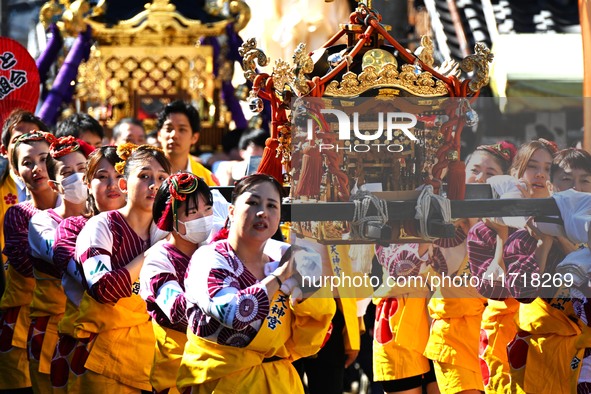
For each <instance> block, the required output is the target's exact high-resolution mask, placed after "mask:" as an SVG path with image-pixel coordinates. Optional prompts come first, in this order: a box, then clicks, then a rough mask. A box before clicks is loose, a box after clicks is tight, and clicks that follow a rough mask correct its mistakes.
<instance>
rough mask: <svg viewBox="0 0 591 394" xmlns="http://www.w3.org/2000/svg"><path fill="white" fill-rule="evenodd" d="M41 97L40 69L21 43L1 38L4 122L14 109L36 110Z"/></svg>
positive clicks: (0, 100) (0, 118) (0, 107)
mask: <svg viewBox="0 0 591 394" xmlns="http://www.w3.org/2000/svg"><path fill="white" fill-rule="evenodd" d="M38 100H39V71H38V70H37V65H36V64H35V60H34V59H33V58H32V57H31V55H30V54H29V52H28V51H27V49H26V48H25V47H23V46H22V45H21V44H19V43H18V42H16V41H14V40H12V39H10V38H6V37H0V121H1V122H2V124H3V123H4V120H5V119H6V117H7V116H8V115H9V114H10V112H12V111H13V110H14V109H17V108H20V109H24V110H26V111H30V112H35V108H36V107H37V101H38Z"/></svg>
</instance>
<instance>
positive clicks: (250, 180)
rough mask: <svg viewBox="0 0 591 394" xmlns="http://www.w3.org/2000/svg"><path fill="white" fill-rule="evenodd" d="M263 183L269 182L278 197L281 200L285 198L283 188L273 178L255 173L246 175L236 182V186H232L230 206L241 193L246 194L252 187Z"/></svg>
mask: <svg viewBox="0 0 591 394" xmlns="http://www.w3.org/2000/svg"><path fill="white" fill-rule="evenodd" d="M263 182H269V183H270V184H271V185H273V187H275V189H276V190H277V192H278V193H279V197H280V198H281V199H283V197H285V192H284V190H283V186H281V184H280V183H279V182H277V180H276V179H275V178H273V177H272V176H271V175H267V174H261V173H257V174H252V175H247V176H245V177H244V178H242V179H240V180H239V181H238V182H236V184H235V185H234V190H233V191H232V204H234V203H236V199H237V198H238V197H240V196H241V195H242V194H243V193H246V192H247V191H249V190H250V189H252V187H253V186H255V185H258V184H259V183H263ZM279 202H281V201H279Z"/></svg>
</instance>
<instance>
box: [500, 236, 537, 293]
mask: <svg viewBox="0 0 591 394" xmlns="http://www.w3.org/2000/svg"><path fill="white" fill-rule="evenodd" d="M537 244H538V241H537V239H535V238H534V237H532V236H531V235H529V233H528V232H527V230H523V229H522V230H518V231H516V232H514V233H513V234H511V235H510V236H509V238H508V239H507V242H506V243H505V247H504V249H503V261H504V262H505V267H506V272H507V275H506V278H505V282H506V283H505V285H506V287H507V288H508V289H509V291H510V292H511V295H512V296H513V297H515V298H516V299H518V300H519V302H523V303H530V302H532V301H533V300H534V299H535V298H536V297H537V289H536V288H534V287H532V286H527V283H529V282H528V279H529V278H531V275H532V274H533V273H538V274H539V273H540V267H539V265H538V262H537V261H536V258H535V252H536V247H537Z"/></svg>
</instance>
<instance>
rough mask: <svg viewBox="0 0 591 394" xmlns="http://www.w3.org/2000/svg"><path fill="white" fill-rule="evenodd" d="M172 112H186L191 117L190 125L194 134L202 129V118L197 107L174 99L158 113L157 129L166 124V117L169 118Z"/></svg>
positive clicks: (188, 117)
mask: <svg viewBox="0 0 591 394" xmlns="http://www.w3.org/2000/svg"><path fill="white" fill-rule="evenodd" d="M170 114H185V116H186V117H187V119H189V125H190V126H191V129H192V134H195V133H198V132H199V131H201V120H200V119H199V112H197V109H195V107H193V106H192V105H191V104H189V103H185V102H184V101H182V100H176V101H173V102H172V103H170V104H168V105H167V106H166V107H164V109H163V110H162V111H161V112H160V113H159V114H158V122H157V123H156V130H160V129H162V126H164V122H166V119H168V117H169V116H170Z"/></svg>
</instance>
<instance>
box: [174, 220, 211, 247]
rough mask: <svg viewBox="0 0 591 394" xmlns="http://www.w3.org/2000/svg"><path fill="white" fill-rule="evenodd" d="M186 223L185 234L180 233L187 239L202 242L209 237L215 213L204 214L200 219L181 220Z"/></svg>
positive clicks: (197, 242)
mask: <svg viewBox="0 0 591 394" xmlns="http://www.w3.org/2000/svg"><path fill="white" fill-rule="evenodd" d="M178 222H179V223H181V224H184V225H185V234H181V233H179V235H180V236H181V237H182V238H183V239H184V240H186V241H189V242H193V243H194V244H200V243H201V242H203V241H205V240H206V239H207V237H209V233H210V232H211V229H212V228H213V215H209V216H204V217H202V218H199V219H194V220H189V221H188V222H181V221H180V220H179V221H178Z"/></svg>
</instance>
